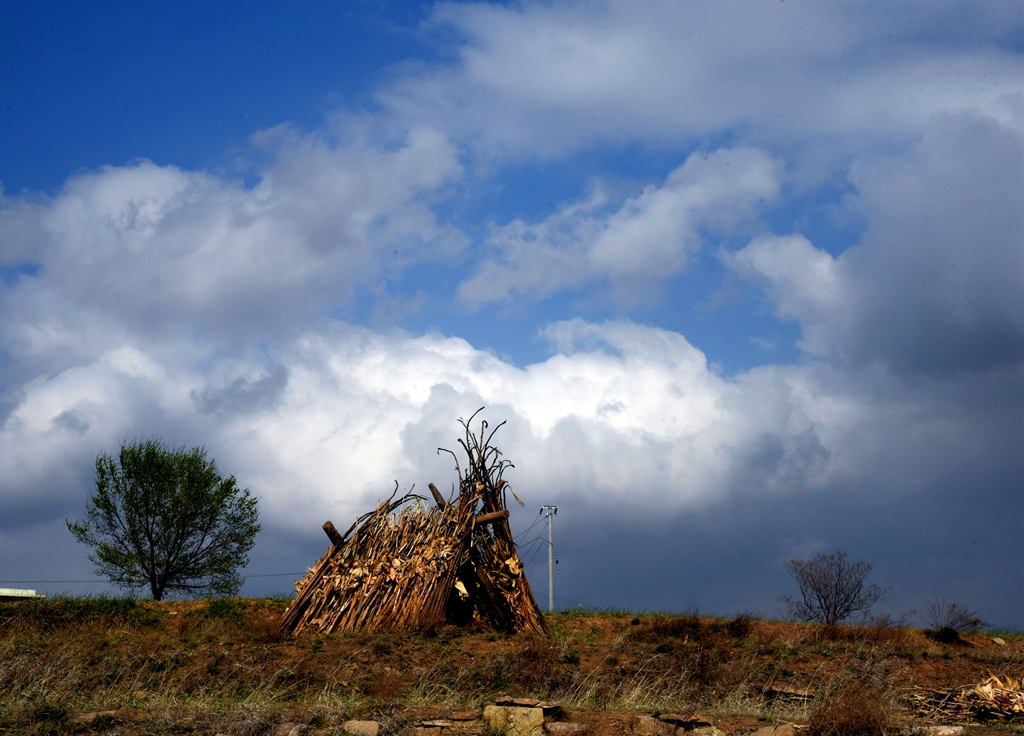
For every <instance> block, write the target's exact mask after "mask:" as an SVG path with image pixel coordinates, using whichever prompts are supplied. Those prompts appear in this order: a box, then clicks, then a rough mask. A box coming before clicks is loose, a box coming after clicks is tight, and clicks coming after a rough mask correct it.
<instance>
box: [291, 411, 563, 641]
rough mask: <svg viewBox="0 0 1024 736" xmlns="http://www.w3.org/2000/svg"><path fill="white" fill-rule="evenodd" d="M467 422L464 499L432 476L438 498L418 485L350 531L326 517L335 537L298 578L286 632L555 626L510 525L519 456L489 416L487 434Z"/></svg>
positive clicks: (326, 527)
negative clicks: (498, 437) (497, 442)
mask: <svg viewBox="0 0 1024 736" xmlns="http://www.w3.org/2000/svg"><path fill="white" fill-rule="evenodd" d="M475 416H476V415H475V414H474V417H475ZM470 421H472V417H471V418H470ZM462 425H463V427H464V428H465V430H466V436H465V438H464V439H460V440H459V444H460V445H461V446H462V447H463V449H464V450H465V452H466V454H467V455H468V458H469V462H468V466H467V467H466V469H465V471H463V470H462V468H461V467H460V466H459V462H458V458H457V457H456V470H457V472H458V474H459V479H460V480H459V492H458V496H457V498H456V499H454V500H452V501H448V500H446V499H445V498H444V497H443V496H442V494H441V493H440V491H438V489H437V487H436V486H434V484H432V483H431V484H430V485H429V487H430V490H431V493H432V495H433V497H434V502H435V505H432V506H427V505H425V504H424V501H425V499H423V498H422V497H420V496H415V495H413V494H411V493H410V494H406V495H404V496H402V497H401V498H399V499H397V500H394V496H392V499H389V500H387V501H385V502H383V503H381V504H380V505H379V506H378V507H377V508H376V509H375V510H374V511H371V512H370V513H368V514H365V515H364V516H362V517H360V518H359V519H358V520H357V521H356V523H355V524H353V525H352V527H351V528H350V529H349V530H348V532H346V533H345V534H344V535H342V534H339V533H338V532H337V531H336V530H335V529H334V525H333V524H331V522H327V523H326V524H324V531H325V532H327V535H328V537H329V538H330V539H331V542H332V544H331V546H330V547H329V548H328V549H327V552H326V553H324V556H323V557H322V558H320V560H319V562H317V564H316V566H314V567H312V568H310V570H309V572H308V574H307V575H306V577H305V578H304V579H303V580H301V581H299V582H298V583H296V590H297V595H296V598H295V600H294V601H293V603H292V605H291V606H290V607H289V608H288V610H287V611H286V612H285V615H284V618H283V619H282V622H281V628H282V630H284V631H290V632H295V633H297V632H299V631H303V630H306V629H310V630H314V631H321V632H331V631H378V630H382V629H414V630H416V629H418V630H422V629H428V628H431V627H434V626H437V625H438V624H441V623H445V622H448V623H455V624H467V623H470V622H475V624H476V625H477V626H480V627H484V628H491V629H495V630H499V631H508V632H543V633H547V626H546V625H545V623H544V618H543V616H542V615H541V613H540V609H539V608H538V606H537V602H536V600H535V599H534V597H533V593H532V591H531V590H530V584H529V582H528V581H527V579H526V576H525V575H524V574H523V568H522V564H521V562H520V560H519V554H518V553H517V551H516V547H515V542H514V541H513V538H512V532H511V530H510V529H509V525H508V510H507V508H506V505H505V502H506V495H505V494H506V493H507V492H512V489H511V487H510V486H509V485H508V483H506V482H505V481H504V480H503V479H502V477H501V476H502V474H503V473H504V471H505V469H506V468H508V467H511V463H509V462H508V461H506V460H502V459H501V457H500V456H501V453H500V452H499V451H498V450H497V449H496V448H494V447H492V446H491V445H490V439H491V438H492V437H493V436H494V432H491V434H490V435H489V436H487V437H484V435H485V433H486V430H487V423H486V422H483V423H482V425H481V432H480V435H479V436H478V435H475V434H474V433H473V432H472V431H471V430H470V424H469V422H467V421H462ZM498 426H499V427H500V426H501V425H498ZM496 430H497V428H495V431H496ZM445 452H449V453H450V454H452V456H453V457H455V455H454V453H451V452H450V451H448V450H445ZM512 495H513V496H515V493H514V492H513V493H512ZM516 500H518V498H516Z"/></svg>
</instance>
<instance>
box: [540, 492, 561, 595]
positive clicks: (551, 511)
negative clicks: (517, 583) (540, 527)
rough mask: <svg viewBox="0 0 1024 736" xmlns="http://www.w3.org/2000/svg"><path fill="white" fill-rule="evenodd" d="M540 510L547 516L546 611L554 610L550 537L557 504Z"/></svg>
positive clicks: (553, 576) (553, 568)
mask: <svg viewBox="0 0 1024 736" xmlns="http://www.w3.org/2000/svg"><path fill="white" fill-rule="evenodd" d="M540 512H541V513H542V514H543V513H545V512H547V516H548V613H554V611H555V564H554V559H555V545H554V542H553V541H552V538H551V518H552V517H553V516H554V515H555V514H557V513H558V507H557V506H541V507H540Z"/></svg>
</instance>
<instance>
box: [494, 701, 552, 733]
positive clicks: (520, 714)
mask: <svg viewBox="0 0 1024 736" xmlns="http://www.w3.org/2000/svg"><path fill="white" fill-rule="evenodd" d="M537 702H538V703H539V702H540V701H539V700H538V701H537ZM484 720H485V721H486V722H487V726H488V728H490V730H491V731H493V732H496V733H502V734H506V735H507V736H542V734H543V733H544V711H543V710H541V709H540V708H533V707H527V708H524V707H517V706H507V705H488V706H487V707H486V708H484Z"/></svg>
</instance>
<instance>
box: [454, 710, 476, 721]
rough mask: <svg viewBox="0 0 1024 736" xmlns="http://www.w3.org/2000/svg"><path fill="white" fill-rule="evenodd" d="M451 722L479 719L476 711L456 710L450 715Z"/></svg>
mask: <svg viewBox="0 0 1024 736" xmlns="http://www.w3.org/2000/svg"><path fill="white" fill-rule="evenodd" d="M451 719H452V720H453V721H476V720H479V719H480V711H478V710H457V711H455V712H454V713H452V714H451Z"/></svg>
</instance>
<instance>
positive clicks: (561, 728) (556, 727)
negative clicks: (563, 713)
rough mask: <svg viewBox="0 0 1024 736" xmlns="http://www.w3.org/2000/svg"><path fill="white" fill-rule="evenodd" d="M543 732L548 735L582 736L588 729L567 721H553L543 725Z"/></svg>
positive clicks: (580, 724)
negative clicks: (575, 735) (568, 735)
mask: <svg viewBox="0 0 1024 736" xmlns="http://www.w3.org/2000/svg"><path fill="white" fill-rule="evenodd" d="M544 730H545V731H547V732H548V733H559V734H584V733H586V732H587V730H588V729H587V727H586V726H585V725H584V724H582V723H571V722H569V721H555V722H553V723H545V724H544Z"/></svg>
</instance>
